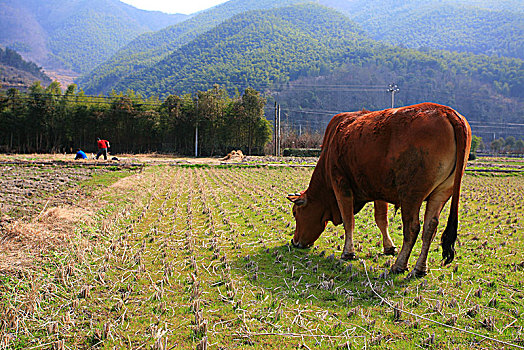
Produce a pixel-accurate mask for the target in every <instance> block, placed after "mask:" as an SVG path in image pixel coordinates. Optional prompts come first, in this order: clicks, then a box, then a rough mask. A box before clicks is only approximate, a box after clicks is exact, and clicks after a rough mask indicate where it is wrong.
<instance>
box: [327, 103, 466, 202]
mask: <svg viewBox="0 0 524 350" xmlns="http://www.w3.org/2000/svg"><path fill="white" fill-rule="evenodd" d="M448 113H455V112H454V111H453V110H452V109H451V108H449V107H445V106H441V105H437V104H432V103H424V104H419V105H414V106H410V107H404V108H396V109H388V110H384V111H377V112H369V113H362V112H359V114H358V115H355V114H350V115H349V116H348V117H349V118H344V117H343V116H341V115H338V116H335V117H334V118H333V121H334V123H333V125H330V127H329V128H328V129H327V130H326V134H325V139H324V143H323V148H324V150H323V153H325V154H324V157H325V158H326V159H325V160H324V165H325V167H326V168H325V171H326V173H327V174H332V172H333V171H343V172H344V173H345V175H346V177H347V178H349V179H351V181H350V183H351V184H352V187H353V188H352V191H353V194H354V196H355V200H356V202H367V201H372V200H385V201H388V202H390V203H394V204H397V205H401V203H402V202H403V201H404V200H407V199H411V198H413V196H419V197H420V196H423V197H425V196H428V195H429V194H430V193H431V192H432V191H433V189H434V188H435V187H436V186H438V184H440V183H442V182H443V181H444V180H446V179H447V178H448V177H450V176H451V175H452V173H453V170H454V166H455V160H456V142H455V136H454V130H453V126H452V125H451V123H450V122H449V120H448V117H447V114H448Z"/></svg>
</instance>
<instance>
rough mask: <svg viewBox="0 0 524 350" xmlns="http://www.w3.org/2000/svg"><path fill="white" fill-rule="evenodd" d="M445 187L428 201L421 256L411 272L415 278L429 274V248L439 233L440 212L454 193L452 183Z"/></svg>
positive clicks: (434, 192) (437, 190)
mask: <svg viewBox="0 0 524 350" xmlns="http://www.w3.org/2000/svg"><path fill="white" fill-rule="evenodd" d="M443 185H444V186H441V188H437V189H436V190H435V191H433V193H432V194H431V196H430V198H429V199H428V204H427V205H426V212H425V213H424V228H423V229H422V249H421V250H420V255H419V257H418V259H417V263H416V264H415V268H414V269H413V271H412V272H411V273H412V275H413V276H415V277H422V276H425V275H426V273H427V261H428V253H429V247H430V245H431V242H432V241H433V239H434V238H435V235H436V233H437V227H438V223H439V218H440V212H441V211H442V208H443V207H444V204H446V202H447V201H448V199H449V197H451V193H452V191H453V187H452V186H453V183H452V181H447V183H445V184H443ZM446 185H447V186H446ZM446 187H447V188H446ZM442 188H444V189H442Z"/></svg>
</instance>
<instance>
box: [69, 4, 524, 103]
mask: <svg viewBox="0 0 524 350" xmlns="http://www.w3.org/2000/svg"><path fill="white" fill-rule="evenodd" d="M303 2H305V1H304V0H260V1H255V0H230V1H228V2H226V3H224V4H222V5H220V6H217V7H216V8H213V9H210V10H208V11H204V12H202V13H199V14H197V15H196V16H195V17H193V18H191V19H189V20H186V21H184V22H183V23H180V24H177V25H175V26H172V27H169V28H166V29H164V30H161V31H159V32H156V33H148V34H144V35H142V36H140V37H138V38H137V39H136V40H134V41H133V42H131V43H130V44H129V45H127V46H126V47H124V48H123V49H121V50H120V51H119V52H117V53H116V54H115V55H114V56H113V57H112V58H111V59H110V60H108V61H107V62H105V63H103V64H102V65H100V66H99V67H97V68H96V69H95V70H93V71H92V72H90V73H89V74H88V75H85V76H84V77H82V78H81V79H80V80H79V81H78V82H79V84H80V85H81V86H82V87H83V88H84V89H85V90H86V91H88V92H89V93H100V92H109V91H111V89H113V88H114V87H115V86H116V85H117V84H118V82H119V81H120V80H121V79H122V78H123V77H126V76H127V75H128V74H130V73H131V72H133V71H136V70H140V69H143V68H145V67H148V66H152V65H154V64H156V63H157V62H158V61H160V60H161V59H162V58H164V57H165V56H166V55H168V54H170V53H171V52H172V51H174V50H176V49H177V48H179V47H181V46H182V45H185V44H188V43H189V42H190V41H191V40H193V39H195V38H196V37H197V36H198V35H200V34H202V33H204V32H205V31H207V30H209V29H211V28H213V27H214V26H216V25H217V24H219V23H221V22H223V21H225V20H226V19H228V18H231V17H232V16H234V15H237V14H239V13H242V12H245V11H249V10H256V9H270V8H275V7H282V6H287V5H290V4H296V3H303ZM316 2H317V3H319V4H322V5H326V6H329V7H332V8H334V9H337V10H339V11H342V12H343V13H344V14H346V15H347V16H348V18H350V19H352V20H354V21H355V22H356V23H357V24H358V25H359V26H360V27H361V28H362V29H363V30H364V31H365V32H367V33H368V34H369V36H370V37H372V38H374V39H377V40H384V41H387V42H390V43H393V44H395V45H397V44H398V45H401V46H404V47H411V48H420V47H422V48H426V49H427V48H430V49H446V50H456V51H464V52H473V53H480V54H488V55H492V54H496V55H502V56H510V57H520V58H523V57H522V55H524V47H523V45H524V28H523V25H524V24H523V23H524V20H523V17H522V16H523V11H524V5H522V3H521V2H520V1H518V0H506V1H500V2H492V1H488V0H460V1H459V0H447V1H435V0H421V1H418V0H406V1H402V2H398V1H392V0H376V1H372V2H369V1H366V0H352V1H346V0H317V1H316Z"/></svg>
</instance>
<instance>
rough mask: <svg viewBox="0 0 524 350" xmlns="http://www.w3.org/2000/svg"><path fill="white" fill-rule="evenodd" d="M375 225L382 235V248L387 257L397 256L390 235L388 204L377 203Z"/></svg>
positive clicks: (375, 203) (375, 205)
mask: <svg viewBox="0 0 524 350" xmlns="http://www.w3.org/2000/svg"><path fill="white" fill-rule="evenodd" d="M374 207H375V223H376V224H377V226H378V228H379V230H380V233H382V247H383V248H384V254H385V255H395V253H396V251H397V247H395V245H394V244H393V241H392V240H391V237H390V236H389V233H388V203H387V202H384V201H375V202H374Z"/></svg>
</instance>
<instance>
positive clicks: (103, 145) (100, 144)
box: [96, 140, 109, 149]
mask: <svg viewBox="0 0 524 350" xmlns="http://www.w3.org/2000/svg"><path fill="white" fill-rule="evenodd" d="M96 143H97V145H98V149H100V148H108V147H109V141H107V140H98V141H96Z"/></svg>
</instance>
